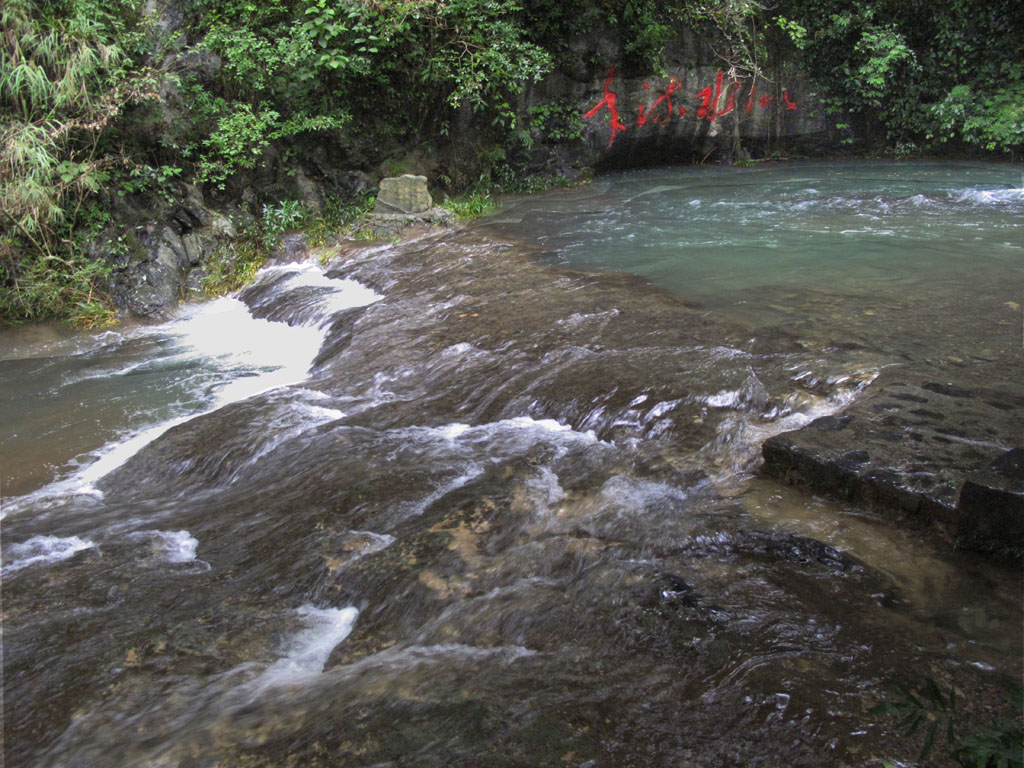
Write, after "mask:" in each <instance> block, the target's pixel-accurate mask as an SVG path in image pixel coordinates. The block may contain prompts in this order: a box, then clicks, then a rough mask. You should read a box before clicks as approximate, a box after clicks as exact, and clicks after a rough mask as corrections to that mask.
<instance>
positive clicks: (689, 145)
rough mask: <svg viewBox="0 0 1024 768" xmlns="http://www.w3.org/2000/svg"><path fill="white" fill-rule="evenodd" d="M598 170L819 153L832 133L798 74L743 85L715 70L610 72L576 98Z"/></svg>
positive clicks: (591, 159)
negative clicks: (795, 150)
mask: <svg viewBox="0 0 1024 768" xmlns="http://www.w3.org/2000/svg"><path fill="white" fill-rule="evenodd" d="M578 103H579V104H580V105H581V108H585V109H584V111H582V112H581V114H582V117H583V120H584V121H585V124H586V128H585V133H584V140H585V144H586V149H585V153H584V157H585V160H586V162H587V164H589V165H595V166H630V165H636V164H648V163H653V162H661V163H673V162H692V161H694V160H707V159H710V160H713V161H719V160H723V159H724V160H727V161H728V160H730V159H742V158H745V157H749V156H750V153H752V152H753V153H755V154H757V155H765V154H767V153H770V152H772V151H773V150H774V149H779V148H781V147H793V146H801V147H802V148H804V151H807V150H813V149H815V148H818V149H821V148H822V147H823V146H824V145H825V144H826V143H827V142H828V140H829V133H830V132H829V126H828V123H827V122H826V121H825V119H824V113H823V110H822V109H821V107H820V104H819V103H818V102H817V99H816V96H815V94H814V91H813V87H812V86H811V85H810V84H809V83H808V82H807V81H806V79H804V78H802V77H800V76H799V75H790V76H785V75H783V76H779V77H776V78H774V79H772V80H769V79H767V78H764V77H748V78H741V77H738V76H732V75H729V74H728V73H726V72H723V71H722V70H721V69H718V68H715V67H708V66H704V67H690V68H687V67H676V68H673V69H671V70H670V71H669V72H667V73H665V74H664V75H659V76H647V77H633V78H624V77H621V76H620V75H619V74H618V72H617V70H616V68H615V67H614V66H612V67H611V68H610V69H609V71H608V72H607V74H606V75H605V77H604V78H603V80H602V81H601V83H600V84H599V86H597V87H595V84H593V83H592V84H590V86H589V87H588V88H587V90H586V91H585V92H584V93H582V94H581V95H580V96H579V97H578Z"/></svg>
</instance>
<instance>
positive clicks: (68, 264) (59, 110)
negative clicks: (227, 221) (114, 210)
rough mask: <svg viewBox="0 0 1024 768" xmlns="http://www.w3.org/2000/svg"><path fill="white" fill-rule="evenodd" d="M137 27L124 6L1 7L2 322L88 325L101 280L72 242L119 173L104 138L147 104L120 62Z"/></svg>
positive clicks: (119, 2) (22, 2)
mask: <svg viewBox="0 0 1024 768" xmlns="http://www.w3.org/2000/svg"><path fill="white" fill-rule="evenodd" d="M137 18H138V8H137V5H136V4H135V3H133V2H129V0H65V2H60V3H34V2H28V0H8V2H6V3H5V4H4V5H3V6H0V24H2V27H3V30H4V34H2V35H0V115H3V117H0V145H2V147H3V155H2V157H3V159H2V162H0V213H2V218H3V219H4V220H5V229H8V228H9V230H10V234H9V235H7V236H5V237H4V238H3V239H2V240H0V285H2V287H3V288H4V289H5V291H6V292H8V294H9V295H8V296H7V297H6V298H5V299H4V301H3V303H2V309H0V312H2V315H3V316H4V317H6V318H7V319H39V318H43V317H47V316H51V315H62V316H67V315H72V316H75V315H79V316H81V317H82V318H83V319H84V320H85V321H86V322H88V323H93V324H95V323H96V322H99V320H98V318H99V317H100V315H101V314H102V313H101V312H99V311H98V307H100V306H101V305H103V304H104V302H103V299H102V298H101V296H102V292H101V290H100V285H101V279H102V277H103V275H104V270H103V268H102V267H101V266H100V265H98V264H96V263H95V262H93V261H92V260H90V259H89V258H88V257H87V256H86V255H85V254H84V251H83V246H82V243H81V242H80V241H79V240H78V239H76V237H75V231H76V228H77V227H79V226H80V225H81V224H82V223H83V221H82V218H81V214H82V210H83V205H84V204H85V203H86V202H87V201H88V200H89V199H90V198H91V197H93V196H95V195H96V194H97V193H98V192H100V190H101V188H102V186H103V185H104V184H105V183H106V182H107V181H108V180H109V178H110V171H111V168H113V167H115V166H116V165H118V164H119V162H120V158H118V157H117V156H115V155H112V154H109V153H106V152H104V150H103V148H102V147H101V139H102V138H103V135H104V132H105V131H106V130H107V129H108V128H109V127H110V126H111V125H113V124H114V123H115V121H116V120H117V119H118V117H119V116H120V115H121V114H122V112H124V110H125V109H126V108H128V107H129V106H130V105H132V104H135V103H138V102H141V101H143V100H146V99H149V98H153V94H152V73H151V72H150V71H149V70H146V69H144V68H139V67H136V68H135V69H134V70H133V63H132V61H131V60H130V59H129V57H128V53H129V49H130V48H131V47H132V46H131V44H134V42H136V38H135V37H134V35H133V34H129V29H130V27H131V25H132V24H133V23H134V22H135V21H136V20H137ZM84 307H88V310H87V311H85V310H82V309H81V308H84ZM107 307H108V310H109V305H107ZM109 311H112V310H109Z"/></svg>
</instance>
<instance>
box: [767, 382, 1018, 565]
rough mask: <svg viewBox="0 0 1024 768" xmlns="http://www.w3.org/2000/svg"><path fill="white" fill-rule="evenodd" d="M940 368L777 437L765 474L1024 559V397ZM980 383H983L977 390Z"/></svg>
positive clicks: (877, 387) (882, 386) (881, 385)
mask: <svg viewBox="0 0 1024 768" xmlns="http://www.w3.org/2000/svg"><path fill="white" fill-rule="evenodd" d="M935 373H936V372H935V371H929V370H927V369H924V370H914V369H894V370H891V371H888V372H886V373H884V374H883V376H882V377H881V378H880V379H879V380H878V381H877V382H876V383H875V384H874V385H873V386H872V387H871V388H870V389H869V390H868V391H867V392H866V393H865V394H864V395H862V396H861V398H860V399H858V400H857V401H856V402H854V403H853V404H852V405H851V406H850V407H848V408H847V409H846V411H844V412H843V413H842V414H841V415H836V416H827V417H824V418H820V419H817V420H816V421H814V422H812V423H811V424H809V425H807V426H806V427H804V428H803V429H799V430H797V431H795V432H788V433H785V434H782V435H778V436H776V437H773V438H771V439H769V440H767V441H766V442H765V444H764V446H763V449H762V454H763V456H764V469H765V471H766V472H767V473H768V474H769V475H771V476H773V477H776V478H778V479H781V480H783V481H784V482H787V483H793V484H800V485H806V486H808V487H810V488H812V489H814V490H816V491H818V492H821V493H824V494H826V495H828V496H830V497H832V498H834V499H837V500H840V501H850V502H852V503H857V504H862V505H865V506H868V507H870V508H872V509H874V510H876V511H878V512H880V513H883V514H885V515H888V516H890V517H895V518H897V519H899V520H900V521H902V522H910V523H916V524H918V525H920V526H922V527H924V526H935V527H938V528H939V529H940V530H942V531H943V532H944V533H945V534H946V535H947V536H948V537H949V538H951V539H952V540H953V541H955V542H956V543H957V544H958V545H959V546H963V547H965V548H972V549H982V550H987V551H993V552H997V553H1004V554H1009V555H1011V556H1019V555H1020V554H1021V553H1024V448H1021V447H1020V444H1019V441H1020V439H1021V436H1022V435H1024V393H1022V392H1020V391H1019V390H1013V389H1011V388H1007V387H997V386H994V385H986V384H984V383H978V382H986V381H988V382H993V381H996V382H997V381H1009V380H1012V379H1007V378H1006V377H1005V376H1003V375H998V374H997V373H996V372H995V371H989V372H988V375H986V374H985V373H984V372H982V371H978V370H974V371H972V372H971V376H970V379H969V381H968V380H967V377H965V378H964V379H961V380H958V381H955V382H950V381H949V373H950V372H949V371H948V370H947V371H945V372H944V373H945V374H946V379H945V380H936V379H935V378H932V375H934V374H935ZM972 382H973V383H972Z"/></svg>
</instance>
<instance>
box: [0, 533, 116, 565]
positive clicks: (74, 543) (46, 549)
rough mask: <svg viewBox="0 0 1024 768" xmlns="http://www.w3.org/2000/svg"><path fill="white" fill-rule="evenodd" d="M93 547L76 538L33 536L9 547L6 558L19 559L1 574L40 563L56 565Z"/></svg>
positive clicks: (91, 544) (93, 545)
mask: <svg viewBox="0 0 1024 768" xmlns="http://www.w3.org/2000/svg"><path fill="white" fill-rule="evenodd" d="M95 546H96V544H94V543H93V542H92V541H89V540H88V539H81V538H79V537H78V536H67V537H60V536H33V537H32V538H31V539H29V540H28V541H25V542H23V543H21V544H12V545H11V547H10V548H9V549H8V550H7V554H8V557H15V558H20V559H17V560H14V561H13V562H11V563H10V564H8V565H6V566H4V568H3V573H11V572H13V571H20V570H21V569H22V568H28V567H29V566H31V565H37V564H40V563H57V562H60V561H61V560H67V559H68V558H69V557H73V556H74V555H76V554H78V553H79V552H81V551H83V550H86V549H92V548H94V547H95Z"/></svg>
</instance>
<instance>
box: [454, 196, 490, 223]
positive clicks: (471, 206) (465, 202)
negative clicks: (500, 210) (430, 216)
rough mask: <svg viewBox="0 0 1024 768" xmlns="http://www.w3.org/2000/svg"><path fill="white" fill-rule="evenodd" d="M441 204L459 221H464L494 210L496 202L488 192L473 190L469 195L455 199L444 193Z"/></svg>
mask: <svg viewBox="0 0 1024 768" xmlns="http://www.w3.org/2000/svg"><path fill="white" fill-rule="evenodd" d="M441 205H442V207H444V208H447V209H448V210H449V211H451V212H452V213H454V214H455V218H456V219H458V220H459V221H466V220H467V219H476V218H479V217H480V216H486V215H487V214H488V213H490V212H491V211H493V210H494V208H495V206H496V205H497V204H496V203H495V202H494V200H493V199H491V196H490V195H489V194H486V193H481V192H474V193H473V194H471V195H467V196H466V197H460V198H458V199H455V200H453V199H452V198H450V197H448V196H447V195H446V196H445V198H444V202H443V203H441Z"/></svg>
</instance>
